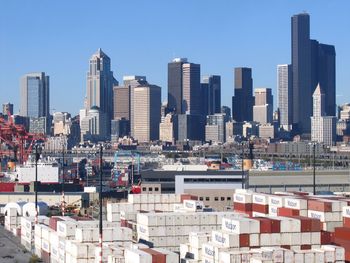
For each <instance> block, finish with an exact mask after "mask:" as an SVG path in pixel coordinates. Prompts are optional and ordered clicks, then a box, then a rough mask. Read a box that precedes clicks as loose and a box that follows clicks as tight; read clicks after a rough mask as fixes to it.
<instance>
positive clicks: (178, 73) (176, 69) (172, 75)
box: [168, 58, 187, 114]
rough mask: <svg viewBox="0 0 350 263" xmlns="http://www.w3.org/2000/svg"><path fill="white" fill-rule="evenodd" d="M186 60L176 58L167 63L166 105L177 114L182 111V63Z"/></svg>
mask: <svg viewBox="0 0 350 263" xmlns="http://www.w3.org/2000/svg"><path fill="white" fill-rule="evenodd" d="M186 62H187V59H186V58H178V59H174V60H173V61H172V62H170V63H168V107H169V109H170V110H171V111H174V112H176V113H177V114H181V113H182V75H183V74H182V65H183V64H184V63H186Z"/></svg>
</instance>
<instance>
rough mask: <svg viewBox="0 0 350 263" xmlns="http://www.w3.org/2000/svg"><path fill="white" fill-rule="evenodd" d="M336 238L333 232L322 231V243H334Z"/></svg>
mask: <svg viewBox="0 0 350 263" xmlns="http://www.w3.org/2000/svg"><path fill="white" fill-rule="evenodd" d="M333 240H334V238H333V233H332V232H328V231H323V230H322V231H321V245H328V244H332V242H333Z"/></svg>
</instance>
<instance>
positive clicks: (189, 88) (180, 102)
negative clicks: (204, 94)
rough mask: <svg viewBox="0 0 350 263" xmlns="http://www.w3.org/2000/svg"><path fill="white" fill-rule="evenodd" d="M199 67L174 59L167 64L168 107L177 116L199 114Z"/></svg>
mask: <svg viewBox="0 0 350 263" xmlns="http://www.w3.org/2000/svg"><path fill="white" fill-rule="evenodd" d="M200 93H201V87H200V65H199V64H194V63H189V62H187V59H186V58H176V59H174V60H173V61H172V62H170V63H169V64H168V107H169V109H170V110H171V111H173V112H175V113H177V114H186V113H187V114H200V113H201V101H200Z"/></svg>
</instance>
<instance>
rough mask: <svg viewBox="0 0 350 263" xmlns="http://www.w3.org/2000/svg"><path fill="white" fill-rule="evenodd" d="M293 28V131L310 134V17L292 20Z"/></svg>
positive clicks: (312, 88) (305, 15) (311, 90)
mask: <svg viewBox="0 0 350 263" xmlns="http://www.w3.org/2000/svg"><path fill="white" fill-rule="evenodd" d="M291 27H292V38H291V39H292V78H293V84H292V85H293V89H292V93H293V114H292V116H293V126H294V127H293V129H294V128H295V129H296V131H298V132H299V133H310V117H311V114H312V96H311V95H312V92H313V90H314V88H315V87H312V83H311V42H310V17H309V14H307V13H302V14H297V15H294V16H292V18H291Z"/></svg>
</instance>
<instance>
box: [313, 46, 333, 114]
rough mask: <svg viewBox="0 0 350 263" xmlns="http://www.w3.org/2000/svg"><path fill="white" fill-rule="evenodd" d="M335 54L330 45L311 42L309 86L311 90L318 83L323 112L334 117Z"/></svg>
mask: <svg viewBox="0 0 350 263" xmlns="http://www.w3.org/2000/svg"><path fill="white" fill-rule="evenodd" d="M335 60H336V54H335V47H334V46H332V45H326V44H321V43H319V42H318V41H317V40H311V85H312V87H313V89H315V87H316V86H317V84H318V83H319V84H320V86H321V87H322V91H323V92H324V95H325V112H326V115H328V116H335V112H336V101H335V100H336V97H335V89H336V87H335V86H336V65H335Z"/></svg>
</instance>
